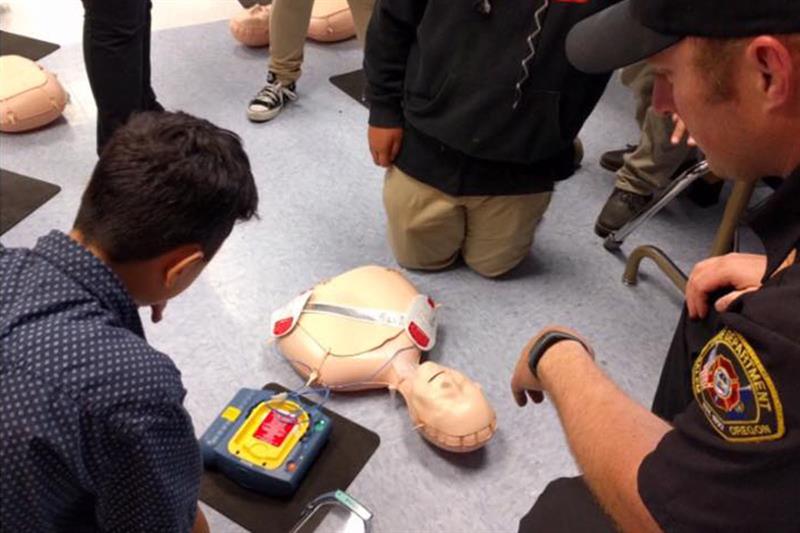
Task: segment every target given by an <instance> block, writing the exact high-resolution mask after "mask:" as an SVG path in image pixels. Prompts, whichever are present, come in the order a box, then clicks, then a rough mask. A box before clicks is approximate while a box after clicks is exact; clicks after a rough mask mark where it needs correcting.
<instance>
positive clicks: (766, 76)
mask: <svg viewBox="0 0 800 533" xmlns="http://www.w3.org/2000/svg"><path fill="white" fill-rule="evenodd" d="M745 53H746V56H747V58H748V59H749V61H750V62H751V64H754V65H756V68H757V69H758V71H759V72H760V74H761V80H760V86H759V90H760V91H761V93H762V94H764V96H765V97H766V101H765V104H766V107H767V109H768V110H772V109H776V108H780V107H782V106H784V105H786V104H787V103H788V102H789V100H790V99H791V98H792V96H793V94H794V93H795V89H796V87H795V86H796V84H797V83H798V81H797V79H796V78H797V72H795V70H796V69H795V68H794V65H793V63H792V54H791V53H790V52H789V49H788V48H787V47H786V45H784V44H783V43H782V42H781V41H779V40H778V39H776V38H775V37H771V36H768V35H762V36H760V37H756V38H755V39H753V40H752V41H751V42H750V44H749V45H748V46H747V51H746V52H745Z"/></svg>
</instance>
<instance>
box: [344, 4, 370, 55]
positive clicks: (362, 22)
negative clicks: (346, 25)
mask: <svg viewBox="0 0 800 533" xmlns="http://www.w3.org/2000/svg"><path fill="white" fill-rule="evenodd" d="M347 4H348V5H349V6H350V13H352V15H353V24H354V25H355V27H356V38H357V39H358V43H359V44H360V45H361V48H364V42H365V40H366V37H367V26H369V19H370V17H372V10H373V9H374V8H375V0H347Z"/></svg>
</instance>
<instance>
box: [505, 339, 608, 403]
mask: <svg viewBox="0 0 800 533" xmlns="http://www.w3.org/2000/svg"><path fill="white" fill-rule="evenodd" d="M552 331H560V332H563V333H568V334H570V335H574V336H575V337H578V338H579V339H581V341H582V342H583V344H584V345H585V346H589V342H588V341H587V340H586V339H584V338H583V337H582V336H581V335H580V334H579V333H578V332H576V331H573V330H571V329H569V328H565V327H562V326H547V327H545V328H544V329H542V330H541V331H540V332H539V333H537V334H536V335H534V336H533V337H532V338H531V340H529V341H528V344H526V345H525V348H523V349H522V353H520V355H519V359H518V360H517V365H516V367H515V368H514V374H513V375H512V376H511V393H512V394H513V395H514V400H516V402H517V405H519V406H520V407H523V406H524V405H525V404H526V403H527V401H528V400H527V398H526V397H525V395H526V394H527V395H528V397H530V399H531V401H533V403H541V401H542V400H544V386H543V385H542V382H541V381H540V380H538V379H536V377H535V376H534V375H533V373H532V372H531V370H530V368H529V367H528V356H529V355H530V351H531V349H532V348H533V346H534V345H535V344H536V343H537V342H538V341H539V339H540V338H541V337H542V336H544V335H545V334H546V333H549V332H552ZM576 349H577V350H580V351H581V352H583V353H588V354H589V356H590V357H592V358H594V351H593V350H591V349H590V350H589V351H588V352H587V351H586V349H585V348H584V347H583V346H582V345H581V344H580V343H578V342H575V341H571V340H564V341H560V342H558V343H556V344H554V345H553V346H551V347H550V348H549V349H548V350H547V352H545V354H546V355H544V356H543V357H542V359H541V360H540V364H539V368H541V361H544V359H545V357H552V356H553V355H558V354H552V353H551V352H558V351H560V350H576Z"/></svg>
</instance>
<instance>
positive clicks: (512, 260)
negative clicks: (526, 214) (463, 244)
mask: <svg viewBox="0 0 800 533" xmlns="http://www.w3.org/2000/svg"><path fill="white" fill-rule="evenodd" d="M529 249H530V246H528V247H527V248H525V250H524V251H523V250H503V251H499V252H497V253H494V254H480V255H477V254H469V253H465V254H464V262H465V263H466V264H467V266H468V267H470V268H471V269H472V270H474V271H475V272H477V273H478V274H480V275H481V276H483V277H484V278H490V279H493V278H497V277H500V276H502V275H503V274H507V273H508V272H510V271H511V270H513V269H514V268H515V267H516V266H517V265H519V264H520V263H521V262H522V260H523V259H525V257H527V255H528V251H529Z"/></svg>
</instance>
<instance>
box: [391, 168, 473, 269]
mask: <svg viewBox="0 0 800 533" xmlns="http://www.w3.org/2000/svg"><path fill="white" fill-rule="evenodd" d="M383 205H384V207H385V208H386V218H387V231H388V237H389V244H390V245H391V247H392V251H393V252H394V256H395V259H397V262H398V263H399V264H400V265H402V266H404V267H406V268H411V269H418V270H441V269H443V268H446V267H448V266H450V265H451V264H453V263H454V262H455V260H456V259H458V254H459V251H460V250H461V245H462V243H463V242H464V232H465V227H466V226H465V213H464V208H463V207H462V206H461V205H459V200H458V198H454V197H452V196H448V195H446V194H444V193H443V192H441V191H439V190H437V189H434V188H433V187H431V186H429V185H426V184H424V183H422V182H420V181H417V180H416V179H414V178H412V177H411V176H409V175H408V174H406V173H405V172H403V171H402V170H400V169H399V168H397V167H395V166H393V167H391V168H389V170H387V171H386V179H385V181H384V185H383Z"/></svg>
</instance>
